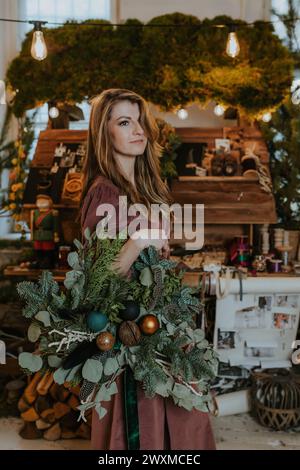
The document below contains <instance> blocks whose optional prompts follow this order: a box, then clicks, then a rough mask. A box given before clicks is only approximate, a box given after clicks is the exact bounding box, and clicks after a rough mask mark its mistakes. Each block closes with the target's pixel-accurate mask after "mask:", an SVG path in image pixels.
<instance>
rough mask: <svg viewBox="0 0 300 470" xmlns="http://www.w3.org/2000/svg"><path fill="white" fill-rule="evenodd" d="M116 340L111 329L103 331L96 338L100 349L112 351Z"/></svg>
mask: <svg viewBox="0 0 300 470" xmlns="http://www.w3.org/2000/svg"><path fill="white" fill-rule="evenodd" d="M115 341H116V338H115V337H114V336H113V335H112V334H111V333H110V332H109V331H103V332H102V333H100V334H99V335H98V336H97V338H96V344H97V347H98V348H99V349H100V351H110V350H111V349H112V348H113V347H114V344H115Z"/></svg>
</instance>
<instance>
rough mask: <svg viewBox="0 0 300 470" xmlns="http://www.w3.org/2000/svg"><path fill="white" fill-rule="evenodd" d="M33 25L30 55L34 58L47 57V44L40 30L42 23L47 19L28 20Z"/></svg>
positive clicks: (41, 58)
mask: <svg viewBox="0 0 300 470" xmlns="http://www.w3.org/2000/svg"><path fill="white" fill-rule="evenodd" d="M29 23H31V24H33V25H34V32H33V38H32V44H31V55H32V57H33V58H34V59H36V60H44V59H46V57H47V46H46V43H45V39H44V34H43V31H42V25H43V24H46V23H47V21H29Z"/></svg>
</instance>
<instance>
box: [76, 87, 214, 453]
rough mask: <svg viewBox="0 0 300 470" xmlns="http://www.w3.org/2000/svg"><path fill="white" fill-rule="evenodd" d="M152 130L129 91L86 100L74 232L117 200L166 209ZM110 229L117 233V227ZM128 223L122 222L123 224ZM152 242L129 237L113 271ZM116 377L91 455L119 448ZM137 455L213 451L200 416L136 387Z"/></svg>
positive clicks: (156, 241)
mask: <svg viewBox="0 0 300 470" xmlns="http://www.w3.org/2000/svg"><path fill="white" fill-rule="evenodd" d="M157 136H158V130H157V127H156V124H155V121H154V119H153V117H152V116H151V115H150V112H149V110H148V106H147V103H146V101H145V100H144V99H143V98H142V97H141V96H139V95H137V94H136V93H134V92H131V91H129V90H123V89H111V90H106V91H104V92H102V93H101V94H100V95H99V96H97V97H96V98H94V100H93V101H92V110H91V117H90V125H89V135H88V148H87V157H86V161H85V165H84V187H83V196H82V210H81V225H82V229H83V231H84V230H85V229H86V228H87V227H89V229H90V231H91V232H93V231H94V230H95V229H96V227H97V224H98V223H99V221H100V220H101V216H99V215H97V214H96V212H97V208H98V207H99V205H101V204H107V203H110V204H112V205H113V206H114V208H115V209H116V212H117V219H116V220H118V214H119V211H120V210H121V208H120V202H119V196H120V195H122V196H124V195H125V196H127V198H128V201H129V203H130V204H135V203H140V204H141V203H142V204H144V206H145V207H146V208H148V209H149V208H150V204H163V203H166V204H168V203H169V202H170V201H171V197H170V195H169V192H168V190H167V188H166V186H165V184H164V183H163V181H162V180H161V178H160V174H159V153H160V146H159V145H158V143H157V141H156V139H157ZM115 223H116V225H117V230H119V229H121V228H123V227H119V225H118V223H117V222H115ZM126 223H127V224H128V223H129V220H128V221H127V222H126ZM156 234H157V236H156V237H155V238H149V237H143V238H138V237H136V236H132V237H130V238H129V239H128V241H126V243H125V244H124V245H123V248H122V250H121V251H120V254H119V256H118V258H117V259H116V261H115V263H114V269H116V270H118V272H119V273H121V274H123V275H127V274H128V272H129V270H130V267H131V265H132V264H133V263H134V261H135V260H136V259H137V258H138V256H139V254H140V252H141V251H142V250H143V249H144V248H147V247H148V246H150V245H154V246H155V247H156V248H157V249H158V250H161V253H162V255H164V256H167V255H168V244H167V240H166V239H165V235H164V232H163V230H161V226H160V228H159V229H158V228H157V230H156ZM122 380H123V378H122V376H121V377H119V378H118V381H117V385H118V391H119V392H118V393H117V394H116V395H114V396H113V397H112V400H111V401H110V402H108V403H106V404H105V405H106V406H105V408H106V409H107V410H108V412H107V414H106V415H105V417H104V418H102V419H101V421H100V420H99V419H98V416H97V414H96V413H94V414H93V422H92V447H93V448H94V449H98V450H100V449H101V450H106V449H111V450H122V449H126V448H127V442H126V433H125V426H124V407H123V383H122ZM137 398H138V421H139V442H140V449H143V450H146V449H155V450H163V449H214V448H215V445H214V439H213V435H212V431H211V427H210V422H209V417H208V415H207V414H206V413H201V412H199V411H196V410H193V411H191V412H188V411H186V410H185V409H183V408H179V407H177V406H176V405H175V404H174V403H173V401H172V399H170V398H168V399H164V398H162V397H160V396H156V397H155V398H152V399H149V398H146V397H145V395H144V393H143V390H142V389H141V387H140V386H139V385H137Z"/></svg>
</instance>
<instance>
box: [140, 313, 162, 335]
mask: <svg viewBox="0 0 300 470" xmlns="http://www.w3.org/2000/svg"><path fill="white" fill-rule="evenodd" d="M159 326H160V325H159V321H158V319H157V317H156V316H155V315H151V314H150V315H145V316H144V317H142V318H141V321H140V329H141V330H142V332H143V333H144V334H145V335H153V334H154V333H155V332H156V331H157V330H158V328H159Z"/></svg>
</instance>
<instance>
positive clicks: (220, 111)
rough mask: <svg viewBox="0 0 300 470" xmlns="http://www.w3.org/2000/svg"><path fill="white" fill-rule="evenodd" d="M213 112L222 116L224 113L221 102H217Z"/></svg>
mask: <svg viewBox="0 0 300 470" xmlns="http://www.w3.org/2000/svg"><path fill="white" fill-rule="evenodd" d="M214 113H215V115H216V116H223V114H224V113H225V108H224V106H222V105H221V104H217V105H216V106H215V107H214Z"/></svg>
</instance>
